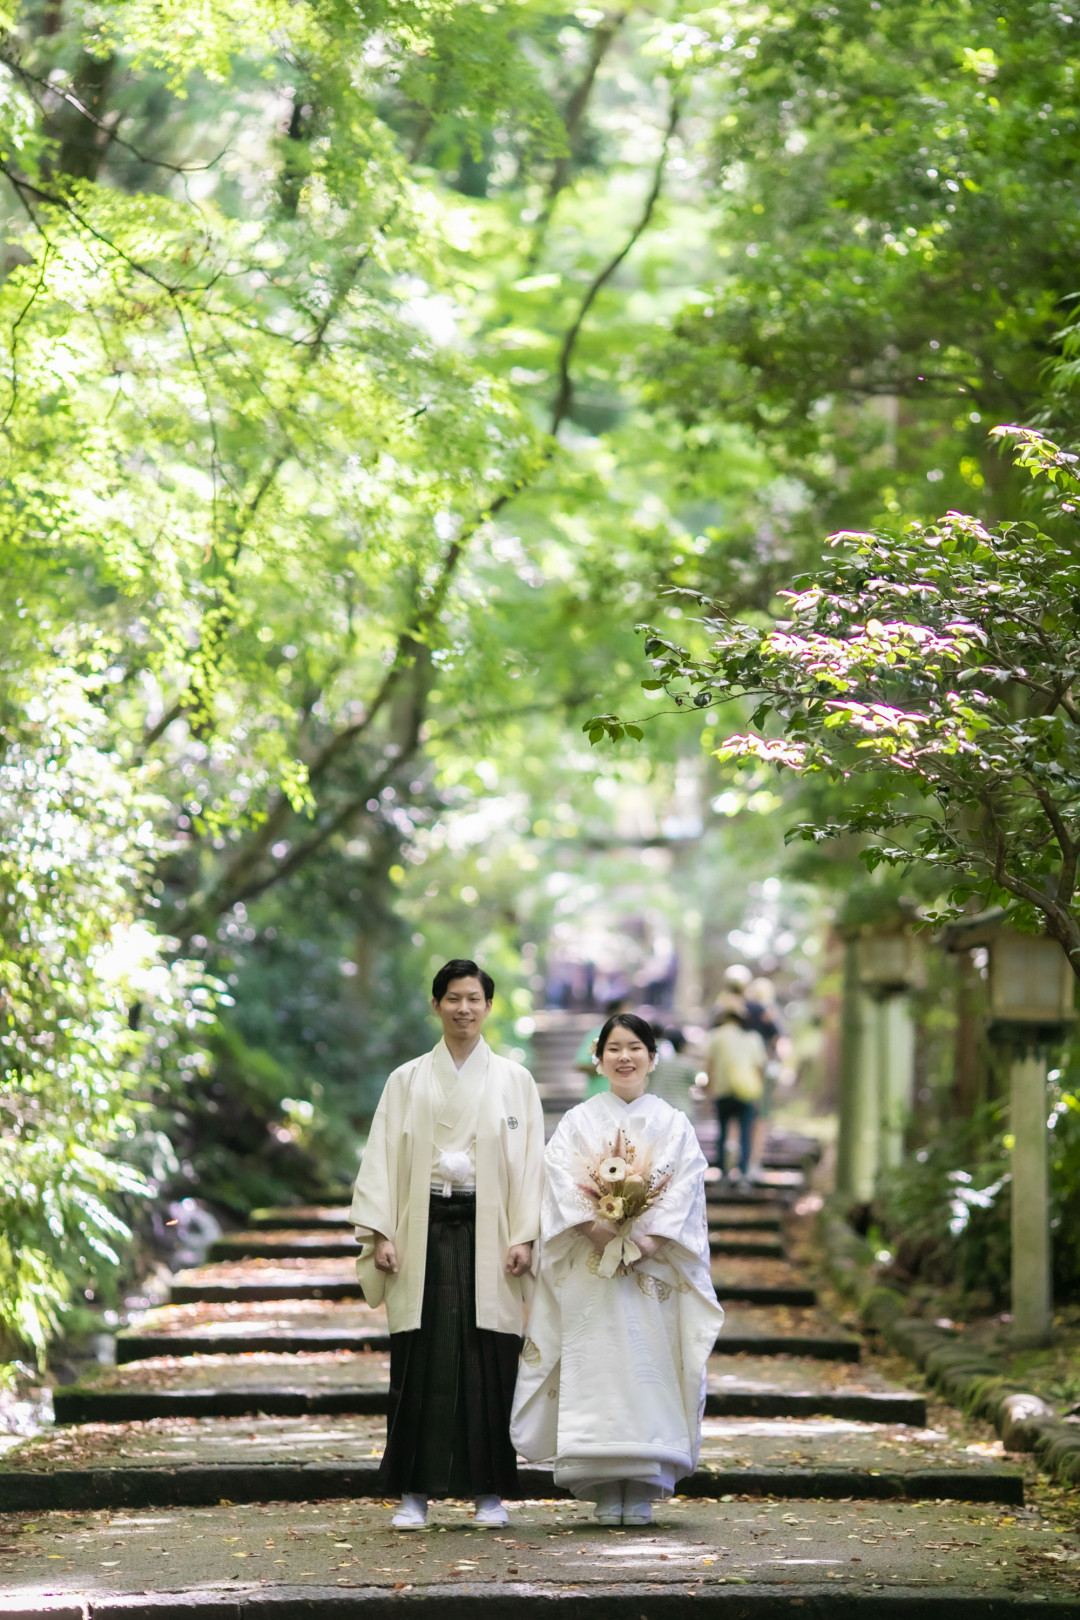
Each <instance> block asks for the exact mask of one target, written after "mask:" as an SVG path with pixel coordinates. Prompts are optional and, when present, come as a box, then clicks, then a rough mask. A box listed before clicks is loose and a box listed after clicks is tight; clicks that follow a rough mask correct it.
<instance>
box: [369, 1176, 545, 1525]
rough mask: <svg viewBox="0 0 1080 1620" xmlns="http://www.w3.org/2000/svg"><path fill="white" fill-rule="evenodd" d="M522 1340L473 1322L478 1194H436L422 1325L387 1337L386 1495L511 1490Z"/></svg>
mask: <svg viewBox="0 0 1080 1620" xmlns="http://www.w3.org/2000/svg"><path fill="white" fill-rule="evenodd" d="M520 1351H521V1339H520V1338H519V1337H518V1336H517V1335H516V1334H512V1333H493V1332H491V1331H489V1330H487V1329H485V1328H478V1327H477V1326H476V1197H475V1195H474V1194H472V1193H453V1194H451V1196H450V1197H449V1198H442V1197H437V1196H433V1197H432V1200H431V1206H430V1211H429V1216H428V1240H427V1264H426V1268H425V1272H424V1302H423V1311H422V1315H421V1320H420V1326H419V1328H417V1329H416V1330H415V1331H414V1332H412V1333H392V1334H391V1335H390V1405H389V1415H388V1418H387V1435H386V1451H385V1452H384V1454H383V1460H382V1464H381V1466H380V1468H379V1475H378V1489H379V1491H380V1492H382V1493H383V1494H384V1495H386V1496H402V1495H404V1494H406V1493H407V1492H416V1493H418V1494H421V1495H424V1496H428V1497H443V1496H458V1497H467V1496H487V1495H491V1496H509V1497H512V1496H514V1495H515V1494H516V1491H517V1458H516V1456H515V1453H514V1448H513V1446H512V1444H511V1442H510V1409H511V1405H512V1403H513V1398H514V1383H515V1380H516V1378H517V1370H518V1356H519V1354H520Z"/></svg>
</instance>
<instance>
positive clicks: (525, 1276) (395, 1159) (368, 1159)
mask: <svg viewBox="0 0 1080 1620" xmlns="http://www.w3.org/2000/svg"><path fill="white" fill-rule="evenodd" d="M494 993H495V986H494V983H493V982H492V980H491V977H490V976H489V975H488V974H487V973H485V972H484V971H483V969H482V968H480V967H478V966H477V964H476V963H475V962H472V961H468V960H466V959H464V958H461V959H459V960H455V961H452V962H447V964H446V966H445V967H443V968H440V970H439V972H438V973H437V974H436V975H435V980H434V983H433V984H432V987H431V996H432V1000H431V1005H432V1009H433V1011H434V1013H435V1015H436V1017H437V1018H438V1019H439V1021H440V1023H441V1024H442V1029H443V1035H442V1039H441V1040H440V1041H439V1043H438V1045H437V1046H436V1047H435V1049H434V1051H432V1052H428V1053H426V1054H425V1055H424V1056H423V1057H420V1058H414V1059H413V1060H412V1061H411V1062H410V1063H404V1064H402V1066H401V1067H400V1068H399V1069H395V1070H394V1072H393V1074H392V1075H391V1076H390V1078H389V1080H388V1081H387V1082H386V1087H385V1089H384V1091H383V1094H382V1097H381V1099H380V1101H379V1106H378V1109H377V1110H376V1113H375V1118H374V1120H373V1121H372V1126H371V1134H370V1136H369V1137H368V1142H367V1146H366V1147H365V1149H364V1156H363V1160H362V1162H361V1165H360V1173H359V1175H358V1176H357V1178H356V1188H355V1191H354V1193H353V1201H352V1209H351V1211H350V1216H349V1218H350V1220H351V1221H352V1223H353V1225H354V1226H355V1227H356V1228H357V1236H358V1238H359V1239H360V1241H361V1243H362V1244H363V1248H362V1251H361V1255H360V1258H359V1260H358V1261H357V1268H356V1269H357V1275H358V1277H359V1279H360V1282H361V1285H362V1287H363V1290H364V1298H365V1299H366V1300H367V1302H368V1304H369V1305H380V1304H384V1303H385V1306H386V1315H387V1325H388V1326H389V1329H390V1408H389V1415H388V1418H387V1438H386V1451H385V1453H384V1455H383V1459H382V1463H381V1465H380V1469H379V1476H378V1483H377V1487H376V1492H377V1494H378V1495H385V1496H400V1497H401V1506H400V1508H399V1509H398V1511H397V1513H396V1514H395V1515H394V1517H393V1520H392V1523H393V1525H394V1528H395V1529H398V1530H421V1529H423V1528H424V1525H425V1524H426V1521H427V1503H428V1498H429V1497H445V1496H454V1497H462V1496H472V1497H474V1498H475V1500H476V1518H475V1520H474V1523H476V1524H477V1525H479V1526H498V1525H504V1524H505V1523H506V1522H507V1514H506V1509H505V1508H504V1506H503V1504H502V1498H503V1497H504V1496H510V1495H513V1494H514V1492H515V1489H516V1483H517V1459H516V1457H515V1455H514V1448H513V1446H512V1444H511V1442H510V1433H509V1426H510V1407H511V1402H512V1400H513V1393H514V1380H515V1378H516V1375H517V1362H518V1355H519V1352H520V1350H521V1331H522V1315H523V1307H524V1299H525V1290H526V1287H527V1286H529V1285H530V1283H531V1277H530V1268H531V1265H532V1244H533V1241H534V1240H535V1239H536V1238H537V1237H538V1236H539V1231H540V1197H541V1191H542V1187H543V1177H544V1114H543V1108H542V1105H541V1102H540V1095H539V1092H538V1091H537V1089H536V1084H535V1082H534V1080H533V1077H532V1075H531V1074H530V1073H529V1071H528V1069H525V1068H522V1066H521V1064H520V1063H511V1062H510V1061H508V1060H507V1059H506V1058H502V1057H499V1056H498V1055H497V1054H496V1053H494V1052H493V1051H492V1050H491V1048H490V1047H489V1046H488V1044H487V1042H486V1041H485V1040H484V1039H483V1036H482V1035H481V1033H480V1031H481V1026H482V1025H483V1023H484V1020H485V1019H486V1018H487V1016H488V1014H489V1013H490V1011H491V1002H492V997H493V995H494Z"/></svg>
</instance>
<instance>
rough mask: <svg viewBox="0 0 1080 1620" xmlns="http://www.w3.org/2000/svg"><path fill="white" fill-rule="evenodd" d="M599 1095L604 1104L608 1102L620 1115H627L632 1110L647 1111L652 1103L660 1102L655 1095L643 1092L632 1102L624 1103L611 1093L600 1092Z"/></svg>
mask: <svg viewBox="0 0 1080 1620" xmlns="http://www.w3.org/2000/svg"><path fill="white" fill-rule="evenodd" d="M600 1095H601V1096H602V1097H603V1099H604V1101H605V1102H609V1103H610V1104H611V1105H612V1107H613V1108H614V1109H615V1111H616V1113H620V1114H621V1113H628V1112H629V1111H630V1109H632V1108H633V1109H641V1108H645V1109H649V1108H651V1107H652V1105H653V1103H655V1102H659V1101H660V1100H661V1099H660V1098H659V1097H657V1096H656V1095H655V1093H653V1092H651V1091H643V1092H642V1093H641V1096H640V1097H635V1098H634V1100H633V1102H624V1101H623V1099H622V1098H621V1097H617V1096H616V1095H615V1093H614V1092H613V1091H602V1092H601V1093H600Z"/></svg>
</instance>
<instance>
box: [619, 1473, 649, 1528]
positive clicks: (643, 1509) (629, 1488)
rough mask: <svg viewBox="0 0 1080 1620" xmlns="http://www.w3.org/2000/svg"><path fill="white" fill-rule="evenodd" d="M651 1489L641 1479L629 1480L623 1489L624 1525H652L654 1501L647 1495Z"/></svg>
mask: <svg viewBox="0 0 1080 1620" xmlns="http://www.w3.org/2000/svg"><path fill="white" fill-rule="evenodd" d="M648 1489H649V1487H648V1486H647V1485H645V1484H643V1483H642V1481H641V1480H639V1479H628V1480H625V1481H624V1482H623V1489H622V1522H623V1524H635V1525H644V1524H652V1499H651V1498H650V1497H649V1496H647V1495H646V1492H647V1491H648Z"/></svg>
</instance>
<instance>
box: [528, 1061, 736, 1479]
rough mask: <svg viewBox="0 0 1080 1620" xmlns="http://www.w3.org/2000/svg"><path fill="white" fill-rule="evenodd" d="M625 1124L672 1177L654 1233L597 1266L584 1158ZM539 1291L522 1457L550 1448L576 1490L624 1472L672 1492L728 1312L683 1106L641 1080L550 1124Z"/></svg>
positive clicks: (696, 1433) (694, 1441)
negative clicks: (639, 1091) (634, 1251)
mask: <svg viewBox="0 0 1080 1620" xmlns="http://www.w3.org/2000/svg"><path fill="white" fill-rule="evenodd" d="M620 1131H621V1132H622V1134H623V1137H624V1139H628V1140H630V1141H631V1142H633V1143H634V1144H636V1146H637V1148H638V1149H639V1150H640V1152H641V1154H642V1156H643V1157H644V1156H648V1157H649V1158H650V1159H651V1162H652V1164H653V1165H654V1166H656V1167H660V1166H662V1167H663V1168H664V1171H665V1174H668V1175H669V1177H670V1179H669V1180H668V1181H667V1184H666V1186H665V1187H664V1190H663V1193H662V1196H661V1197H660V1199H659V1200H658V1202H657V1203H656V1204H654V1205H653V1207H652V1208H650V1209H648V1210H647V1211H646V1212H645V1213H644V1215H643V1216H642V1217H641V1219H640V1221H639V1222H638V1223H637V1225H636V1228H635V1230H638V1231H642V1232H646V1233H648V1234H649V1235H650V1236H652V1237H654V1238H657V1239H661V1240H663V1241H662V1242H661V1243H660V1244H659V1247H658V1249H657V1252H656V1254H655V1255H653V1256H652V1257H650V1258H649V1259H646V1260H639V1261H638V1262H637V1263H636V1264H635V1265H633V1266H632V1267H631V1268H630V1269H629V1270H628V1271H627V1272H625V1274H623V1275H615V1276H611V1277H604V1276H602V1275H601V1274H600V1270H599V1255H598V1253H597V1251H596V1249H595V1248H594V1247H593V1245H592V1244H591V1243H590V1242H589V1240H588V1239H587V1238H585V1237H584V1236H583V1235H582V1234H581V1233H580V1232H579V1231H577V1230H576V1228H577V1227H579V1226H580V1225H581V1224H582V1223H584V1222H587V1221H590V1220H592V1219H593V1218H594V1214H595V1211H594V1206H593V1205H592V1204H591V1202H590V1201H589V1199H588V1198H587V1196H586V1195H585V1194H584V1192H583V1190H582V1181H583V1176H584V1173H585V1168H586V1166H587V1165H589V1164H591V1163H595V1162H596V1160H597V1157H598V1156H599V1155H601V1154H603V1153H604V1152H605V1151H607V1150H608V1146H609V1143H610V1142H611V1140H612V1139H613V1138H614V1137H615V1136H616V1133H618V1132H620ZM545 1162H546V1170H547V1179H546V1183H545V1188H544V1200H543V1211H542V1218H541V1243H540V1252H539V1266H538V1274H537V1285H536V1291H535V1294H534V1297H533V1302H532V1307H531V1310H530V1316H529V1328H528V1338H527V1339H526V1342H525V1345H524V1347H523V1349H522V1356H521V1368H520V1371H519V1373H518V1384H517V1391H516V1393H515V1397H514V1413H513V1419H512V1422H511V1435H512V1437H513V1440H514V1443H515V1445H516V1446H517V1449H518V1451H519V1452H520V1453H521V1455H522V1456H524V1457H527V1458H529V1459H530V1460H533V1461H540V1460H542V1459H546V1458H552V1459H553V1460H554V1471H555V1480H556V1483H557V1484H559V1485H563V1486H565V1487H567V1488H568V1489H570V1490H571V1491H573V1492H574V1493H575V1494H576V1495H582V1496H587V1495H589V1488H590V1487H591V1486H593V1485H595V1484H598V1483H600V1482H605V1481H612V1480H626V1479H632V1480H636V1481H639V1482H641V1483H642V1484H643V1485H644V1486H645V1487H647V1493H648V1494H651V1495H653V1496H655V1497H660V1496H666V1495H668V1494H670V1492H671V1491H672V1490H674V1487H675V1485H676V1483H677V1481H678V1480H679V1479H681V1478H682V1477H683V1476H685V1475H686V1474H689V1473H692V1472H693V1470H694V1468H695V1467H696V1465H697V1459H698V1452H699V1448H700V1442H701V1418H702V1413H703V1411H704V1404H705V1369H706V1363H707V1360H708V1357H709V1354H710V1352H711V1350H712V1348H713V1344H714V1343H715V1340H716V1335H717V1333H718V1332H719V1330H720V1327H721V1325H722V1323H723V1319H724V1313H723V1311H722V1310H721V1308H720V1306H719V1304H718V1303H717V1300H716V1295H715V1292H714V1290H713V1286H712V1282H711V1280H710V1277H709V1239H708V1227H707V1222H706V1212H705V1181H704V1171H705V1159H704V1156H703V1154H702V1152H701V1149H700V1147H699V1145H698V1141H697V1137H696V1136H695V1134H694V1130H693V1127H692V1126H691V1124H690V1121H689V1120H688V1119H687V1118H686V1116H685V1115H684V1114H682V1113H680V1112H679V1111H677V1110H676V1109H674V1108H672V1107H671V1105H670V1104H669V1103H666V1102H664V1101H663V1100H662V1099H661V1098H659V1097H655V1096H652V1095H650V1094H648V1093H646V1094H645V1096H643V1097H640V1098H638V1099H637V1100H636V1101H635V1102H632V1103H625V1102H623V1101H622V1100H621V1099H620V1098H619V1097H617V1096H615V1095H614V1093H612V1092H608V1093H605V1094H603V1095H601V1096H597V1097H592V1098H590V1099H589V1100H588V1101H586V1102H584V1103H581V1104H579V1105H578V1106H577V1107H576V1108H573V1109H571V1110H570V1111H569V1112H568V1113H567V1114H566V1115H564V1117H563V1119H562V1120H561V1122H560V1124H559V1126H558V1128H557V1130H556V1131H555V1133H554V1135H553V1136H552V1139H551V1142H550V1143H549V1145H548V1149H547V1154H546V1161H545Z"/></svg>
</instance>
